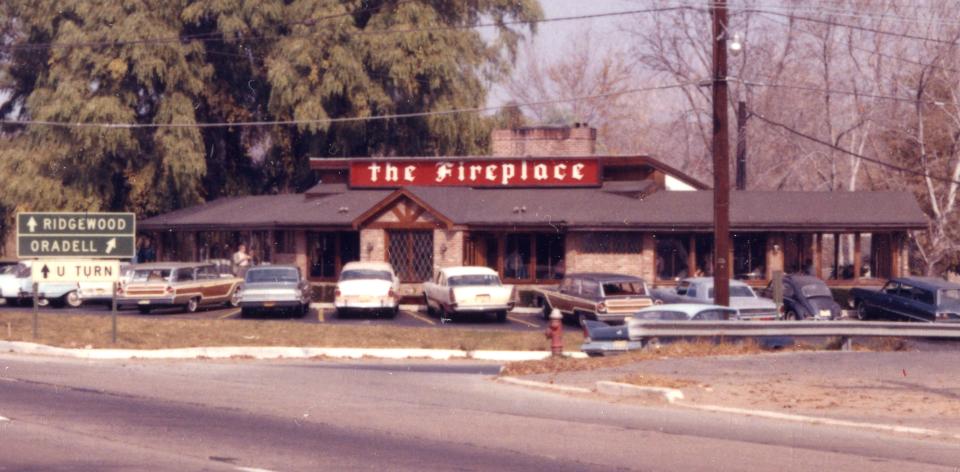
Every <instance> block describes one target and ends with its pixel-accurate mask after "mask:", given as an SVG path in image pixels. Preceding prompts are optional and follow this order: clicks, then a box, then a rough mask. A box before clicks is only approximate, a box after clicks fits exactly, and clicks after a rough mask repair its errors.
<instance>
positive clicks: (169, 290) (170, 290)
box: [167, 285, 173, 293]
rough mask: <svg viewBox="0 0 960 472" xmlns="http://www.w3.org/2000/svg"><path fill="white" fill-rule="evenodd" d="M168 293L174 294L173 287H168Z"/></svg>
mask: <svg viewBox="0 0 960 472" xmlns="http://www.w3.org/2000/svg"><path fill="white" fill-rule="evenodd" d="M167 293H173V287H171V286H169V285H167Z"/></svg>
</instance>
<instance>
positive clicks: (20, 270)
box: [0, 261, 81, 308]
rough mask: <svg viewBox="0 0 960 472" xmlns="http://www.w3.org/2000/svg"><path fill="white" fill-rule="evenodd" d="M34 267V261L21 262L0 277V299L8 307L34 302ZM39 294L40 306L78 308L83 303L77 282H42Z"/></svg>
mask: <svg viewBox="0 0 960 472" xmlns="http://www.w3.org/2000/svg"><path fill="white" fill-rule="evenodd" d="M34 265H35V263H34V261H20V262H19V263H17V265H15V266H11V267H12V268H8V269H7V271H6V273H4V274H2V275H0V297H2V298H3V299H4V300H6V303H7V304H8V305H19V304H22V303H31V302H32V301H33V266H34ZM37 294H38V304H39V305H40V306H46V305H52V306H55V307H64V306H69V307H71V308H76V307H78V306H80V303H81V301H80V297H79V295H78V294H77V284H76V283H75V282H40V283H39V284H37Z"/></svg>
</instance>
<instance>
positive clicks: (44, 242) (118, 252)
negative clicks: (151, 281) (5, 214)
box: [17, 212, 136, 259]
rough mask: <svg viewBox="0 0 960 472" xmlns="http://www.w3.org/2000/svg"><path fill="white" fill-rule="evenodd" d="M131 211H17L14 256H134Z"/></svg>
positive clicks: (107, 257)
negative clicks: (15, 250)
mask: <svg viewBox="0 0 960 472" xmlns="http://www.w3.org/2000/svg"><path fill="white" fill-rule="evenodd" d="M135 239H136V216H135V215H134V214H133V213H36V212H30V213H18V214H17V257H20V258H65V257H83V258H87V259H91V258H94V259H97V258H99V259H125V258H131V257H133V256H134V251H135V250H136V247H135Z"/></svg>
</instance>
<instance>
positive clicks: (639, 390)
mask: <svg viewBox="0 0 960 472" xmlns="http://www.w3.org/2000/svg"><path fill="white" fill-rule="evenodd" d="M497 381H498V382H503V383H509V384H514V385H519V386H523V387H532V388H538V389H543V390H553V391H557V392H568V393H594V391H593V390H590V389H587V388H583V387H571V386H568V385H558V384H551V383H546V382H538V381H535V380H526V379H519V378H516V377H498V378H497ZM596 385H597V389H596V392H597V393H601V394H606V395H613V396H627V397H646V398H648V399H651V400H663V401H666V402H667V403H670V404H672V405H676V406H679V407H683V408H689V409H692V410H701V411H709V412H714V413H728V414H735V415H743V416H755V417H758V418H767V419H772V420H781V421H793V422H798V423H806V424H812V425H824V426H840V427H846V428H857V429H870V430H874V431H885V432H889V433H899V434H912V435H917V436H937V437H943V438H947V439H952V440H960V434H956V433H950V432H946V431H940V430H936V429H928V428H919V427H913V426H899V425H892V424H882V423H861V422H857V421H849V420H837V419H833V418H824V417H820V416H805V415H795V414H790V413H778V412H775V411H768V410H750V409H745V408H734V407H726V406H718V405H697V404H693V403H688V402H683V401H679V400H682V399H683V392H681V391H680V390H677V389H673V388H663V387H641V386H637V385H631V384H625V383H620V382H610V381H605V380H601V381H598V382H597V384H596Z"/></svg>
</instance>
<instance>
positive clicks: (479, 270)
mask: <svg viewBox="0 0 960 472" xmlns="http://www.w3.org/2000/svg"><path fill="white" fill-rule="evenodd" d="M440 271H441V272H443V273H444V274H446V275H447V277H454V276H458V275H476V274H483V275H497V271H495V270H493V269H491V268H489V267H484V266H458V267H444V268H442V269H440Z"/></svg>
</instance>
